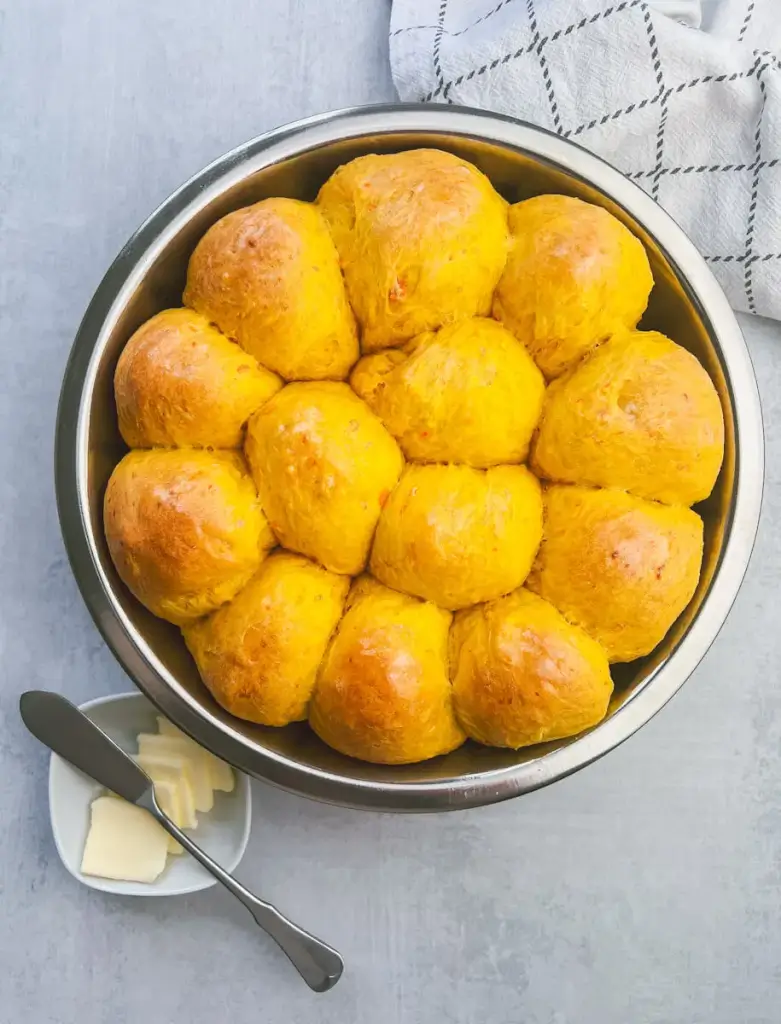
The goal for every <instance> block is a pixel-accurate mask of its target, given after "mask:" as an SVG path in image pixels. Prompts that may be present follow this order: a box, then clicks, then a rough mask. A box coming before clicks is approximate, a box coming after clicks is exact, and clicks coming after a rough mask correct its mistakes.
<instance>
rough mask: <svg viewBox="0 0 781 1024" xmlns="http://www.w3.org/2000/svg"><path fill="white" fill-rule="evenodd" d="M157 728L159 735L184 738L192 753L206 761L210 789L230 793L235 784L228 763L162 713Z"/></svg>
mask: <svg viewBox="0 0 781 1024" xmlns="http://www.w3.org/2000/svg"><path fill="white" fill-rule="evenodd" d="M157 729H158V732H159V733H160V735H161V736H173V737H175V738H176V739H181V740H184V741H185V742H186V743H188V744H189V746H190V748H191V749H192V750H193V752H194V754H195V753H197V755H198V756H200V757H201V758H203V760H204V761H205V762H206V765H207V768H208V771H209V777H210V778H211V784H212V789H217V790H220V792H223V793H232V792H233V787H234V786H235V785H236V779H235V777H234V775H233V769H232V768H231V766H230V765H229V764H226V763H225V762H224V761H221V760H220V758H219V757H215V756H214V754H212V753H211V751H209V750H204V748H203V747H202V746H201V745H200V744H199V743H196V742H195V740H192V739H190V737H189V736H188V735H187V734H186V733H183V732H182V730H181V729H178V728H177V727H176V726H175V725H174V723H173V722H169V721H168V719H167V718H164V717H163V716H162V715H158V716H157Z"/></svg>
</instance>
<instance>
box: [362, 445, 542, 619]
mask: <svg viewBox="0 0 781 1024" xmlns="http://www.w3.org/2000/svg"><path fill="white" fill-rule="evenodd" d="M541 534H542V499H541V495H540V485H539V483H538V482H537V479H536V477H534V476H532V474H531V473H530V472H529V471H528V470H527V469H526V467H525V466H495V467H494V468H492V469H486V470H480V469H472V467H471V466H443V465H432V466H419V465H411V466H408V467H407V469H406V470H405V471H404V473H403V475H402V477H401V480H400V481H399V484H398V486H397V487H396V489H395V490H394V491H393V493H392V494H391V496H390V498H389V499H388V501H387V503H386V504H385V507H384V508H383V510H382V515H381V516H380V521H379V524H378V526H377V533H376V536H375V539H374V546H373V548H372V554H371V571H372V573H373V574H374V575H375V576H376V577H377V579H379V580H381V581H382V582H383V583H385V584H386V585H387V586H389V587H393V588H394V589H395V590H401V591H404V592H405V593H408V594H416V595H417V596H418V597H423V598H425V599H426V600H428V601H434V602H435V603H436V604H438V605H441V606H442V607H443V608H449V609H456V608H465V607H466V606H467V605H470V604H476V603H477V602H478V601H490V600H491V599H492V598H495V597H500V596H501V595H502V594H507V593H509V592H510V591H511V590H515V588H516V587H519V586H520V585H521V584H522V583H523V581H524V580H525V579H526V576H527V575H528V572H529V569H530V568H531V565H532V562H533V560H534V556H535V554H536V552H537V547H538V545H539V543H540V536H541Z"/></svg>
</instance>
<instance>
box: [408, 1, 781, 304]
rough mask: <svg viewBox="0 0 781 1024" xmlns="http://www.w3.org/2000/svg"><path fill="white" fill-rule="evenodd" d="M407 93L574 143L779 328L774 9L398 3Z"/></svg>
mask: <svg viewBox="0 0 781 1024" xmlns="http://www.w3.org/2000/svg"><path fill="white" fill-rule="evenodd" d="M390 54H391V65H392V69H393V76H394V80H395V82H396V88H397V89H398V92H399V95H400V97H401V99H403V100H410V101H421V102H424V103H431V102H434V103H461V104H465V105H468V106H473V107H484V108H486V109H489V110H496V111H500V112H501V113H504V114H511V115H512V116H514V117H518V118H521V119H522V120H526V121H531V122H533V123H534V124H538V125H541V126H543V127H544V128H548V129H550V130H551V131H554V132H557V133H558V134H559V135H562V136H564V137H565V138H568V139H573V140H574V141H576V142H578V143H580V144H581V145H582V146H585V147H586V148H588V149H591V150H593V151H594V152H595V153H598V154H600V155H601V156H603V157H604V158H605V159H607V160H608V161H610V163H612V164H613V165H614V166H615V167H617V168H619V169H620V170H622V171H623V172H624V173H625V174H628V175H629V176H630V177H631V178H633V179H634V180H635V181H636V182H638V184H640V185H642V187H643V188H645V189H646V190H647V191H648V192H649V193H650V194H651V195H652V196H653V197H654V199H656V200H657V201H658V202H659V203H660V205H661V206H663V207H664V208H665V209H666V210H667V211H668V212H669V213H670V214H671V215H672V216H673V218H674V219H675V220H676V221H677V222H678V223H679V224H680V225H681V227H683V229H684V230H685V231H686V232H687V233H688V234H689V236H690V238H691V239H692V240H693V241H694V243H695V244H696V245H697V246H698V248H699V249H700V251H701V252H702V253H703V255H704V256H705V258H706V259H707V261H708V262H709V264H710V265H711V266H712V268H713V270H714V272H715V274H716V275H717V277H718V278H719V279H720V281H721V283H722V285H723V287H724V288H725V290H726V292H727V295H728V296H729V299H730V301H731V302H732V304H733V306H735V307H736V308H737V309H741V310H747V311H749V312H751V313H759V314H761V315H764V316H770V317H775V318H776V319H781V0H649V2H644V0H621V2H602V0H394V2H393V13H392V16H391V28H390Z"/></svg>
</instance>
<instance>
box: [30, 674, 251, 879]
mask: <svg viewBox="0 0 781 1024" xmlns="http://www.w3.org/2000/svg"><path fill="white" fill-rule="evenodd" d="M80 707H81V710H82V711H83V712H84V713H85V714H86V715H87V717H88V718H90V719H91V720H92V721H93V722H94V723H95V724H96V725H97V726H99V727H100V728H101V729H102V730H103V731H104V732H105V733H106V734H107V735H108V736H110V737H111V739H112V740H114V742H115V743H116V744H117V745H118V746H120V747H121V748H122V749H123V750H125V751H127V752H128V753H129V754H132V753H135V752H136V750H137V749H138V747H137V743H136V738H137V736H138V734H139V733H141V732H157V718H156V716H157V714H158V711H157V709H156V708H155V707H154V706H153V705H152V704H150V702H149V701H148V700H147V699H146V697H144V696H143V694H141V693H120V694H116V695H113V696H109V697H98V698H97V699H96V700H90V701H87V703H86V704H82V705H80ZM234 772H235V775H236V786H235V788H234V790H233V792H232V793H215V794H214V807H213V808H212V810H211V811H209V813H208V814H200V815H199V816H198V828H197V829H194V830H192V831H189V830H188V835H191V836H192V838H193V840H194V841H195V842H196V843H198V845H199V846H201V847H202V848H203V849H204V850H205V851H206V853H208V854H209V856H211V857H213V858H214V860H216V861H217V863H218V864H220V865H221V866H222V867H223V868H225V870H226V871H228V872H231V873H233V871H234V870H235V869H236V867H237V865H238V864H239V861H240V860H241V858H242V856H243V855H244V851H245V850H246V848H247V841H248V840H249V832H250V825H251V822H252V797H251V794H250V785H249V779H248V778H247V776H246V775H244V773H243V772H239V771H236V770H235V769H234ZM101 790H102V787H101V786H100V785H99V784H98V783H97V782H94V781H93V780H92V779H91V778H89V776H87V775H84V774H83V773H82V772H80V771H79V770H78V769H76V768H73V767H72V766H71V765H69V764H68V762H67V761H63V759H62V758H61V757H59V756H58V755H57V754H52V757H51V763H50V766H49V812H50V815H51V823H52V832H53V833H54V842H55V845H56V847H57V852H58V853H59V855H60V859H61V860H62V863H63V864H64V865H65V867H66V868H67V870H68V871H69V872H70V873H71V874H72V875H73V877H74V878H76V879H78V880H79V881H80V882H83V883H84V885H88V886H90V888H92V889H100V890H102V891H103V892H113V893H119V894H120V895H123V896H178V895H181V894H183V893H189V892H198V890H200V889H208V888H209V886H211V885H216V884H217V882H216V879H214V878H213V877H212V876H211V875H210V874H209V873H208V871H206V870H205V869H204V868H202V867H201V865H200V864H198V863H197V861H195V860H193V858H192V857H190V856H189V854H187V852H183V853H180V854H178V855H174V856H172V855H170V854H169V856H168V861H167V863H166V867H165V871H163V873H162V875H160V877H159V878H158V879H157V881H155V882H151V883H144V882H117V881H114V880H112V879H108V878H95V877H93V876H92V875H84V874H82V873H81V871H80V867H81V857H82V854H83V853H84V844H85V842H86V840H87V831H88V829H89V819H90V804H91V803H92V801H93V800H94V799H95V797H97V796H99V795H100V793H101Z"/></svg>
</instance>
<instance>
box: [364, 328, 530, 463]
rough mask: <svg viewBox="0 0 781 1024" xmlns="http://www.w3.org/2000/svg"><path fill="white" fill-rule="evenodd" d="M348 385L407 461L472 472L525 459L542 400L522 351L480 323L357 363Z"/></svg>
mask: <svg viewBox="0 0 781 1024" xmlns="http://www.w3.org/2000/svg"><path fill="white" fill-rule="evenodd" d="M350 384H351V385H352V387H353V389H354V390H355V391H356V392H357V393H358V394H359V395H360V396H361V398H364V399H365V400H366V401H367V402H368V404H369V405H370V406H371V408H372V409H373V410H374V411H375V412H376V413H377V415H378V416H379V417H380V419H381V420H382V421H383V423H384V424H385V426H386V427H387V428H388V430H389V431H390V432H391V434H393V436H394V437H395V438H396V439H397V440H398V442H399V444H400V445H401V448H402V451H403V452H404V454H405V455H406V456H407V458H408V459H415V460H417V461H419V462H463V463H466V464H467V465H470V466H478V467H485V466H496V465H499V464H500V463H512V462H521V461H522V460H523V459H525V458H526V454H527V452H528V449H529V440H530V439H531V436H532V431H533V430H534V428H535V427H536V426H537V421H538V419H539V417H540V412H541V410H542V399H543V395H544V392H545V384H544V381H543V377H542V374H541V373H540V371H539V370H538V369H537V367H536V366H535V364H534V360H533V359H532V358H531V356H530V355H529V353H528V352H527V351H526V349H525V348H524V347H523V345H521V344H519V342H517V341H516V340H515V338H514V337H513V336H512V334H510V332H509V331H507V330H505V328H504V327H502V326H501V324H498V323H497V322H496V321H495V320H487V319H484V318H482V317H475V318H471V319H468V320H460V321H459V322H458V323H456V324H449V325H448V326H447V327H442V328H441V329H440V330H439V331H437V332H436V333H427V334H421V335H419V336H418V337H417V338H415V339H413V341H411V342H409V343H408V345H407V346H405V348H404V349H403V350H400V349H386V350H385V351H384V352H377V353H375V354H373V355H368V356H364V357H363V359H361V360H360V361H359V362H358V364H357V365H356V367H355V369H354V370H353V372H352V375H351V377H350Z"/></svg>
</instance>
